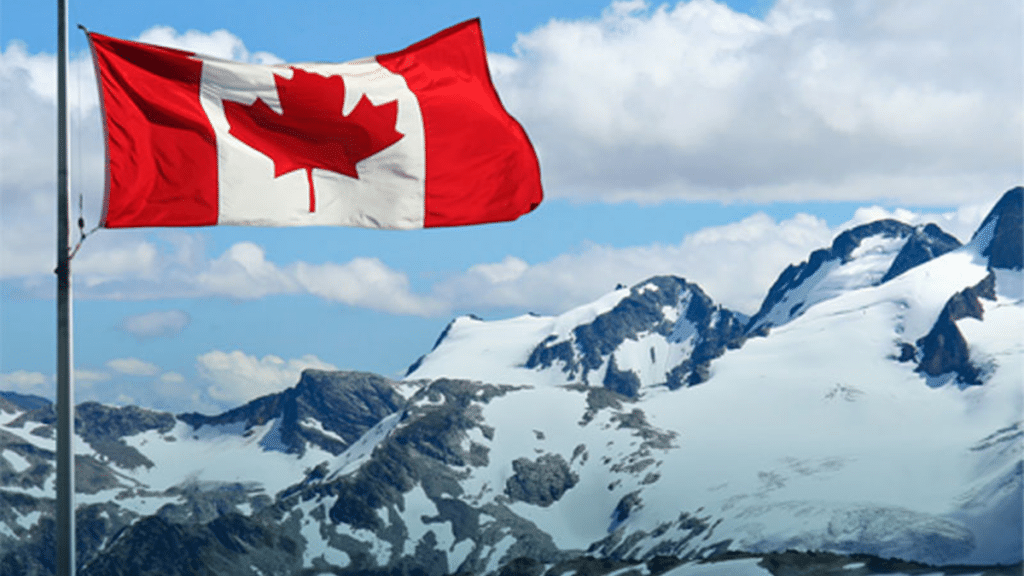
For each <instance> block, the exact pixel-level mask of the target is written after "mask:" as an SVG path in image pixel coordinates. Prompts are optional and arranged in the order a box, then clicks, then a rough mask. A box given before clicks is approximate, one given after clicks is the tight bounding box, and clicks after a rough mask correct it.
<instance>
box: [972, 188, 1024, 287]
mask: <svg viewBox="0 0 1024 576" xmlns="http://www.w3.org/2000/svg"><path fill="white" fill-rule="evenodd" d="M1022 205H1024V187H1020V186H1017V187H1016V188H1013V189H1011V190H1008V191H1007V192H1006V193H1005V194H1003V197H1002V198H1000V199H999V201H998V202H996V205H995V206H993V207H992V210H991V211H990V212H989V213H988V216H985V219H984V220H983V221H982V222H981V225H980V226H978V230H977V231H975V233H974V236H973V237H971V242H972V243H974V242H977V243H978V245H979V248H980V252H981V254H982V256H988V259H989V260H988V263H989V266H990V267H991V268H1009V269H1012V270H1021V269H1024V224H1022V212H1024V208H1022ZM982 246H983V247H982Z"/></svg>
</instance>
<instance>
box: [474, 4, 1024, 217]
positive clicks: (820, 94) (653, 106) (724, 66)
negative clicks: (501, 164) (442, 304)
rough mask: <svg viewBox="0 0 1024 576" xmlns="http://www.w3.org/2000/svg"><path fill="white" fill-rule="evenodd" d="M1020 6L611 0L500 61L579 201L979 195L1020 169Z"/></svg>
mask: <svg viewBox="0 0 1024 576" xmlns="http://www.w3.org/2000/svg"><path fill="white" fill-rule="evenodd" d="M1020 20H1021V4H1020V3H1019V2H1016V1H1014V0H996V1H994V2H989V3H986V5H985V7H984V8H983V9H977V10H976V9H975V8H974V7H973V6H972V7H970V8H967V7H965V6H964V5H962V4H961V3H957V2H953V1H952V0H944V1H940V2H929V3H928V5H927V8H926V9H924V10H922V9H921V6H919V5H917V4H915V3H912V2H871V3H851V2H846V1H845V0H780V1H779V2H777V3H776V4H775V6H774V7H773V8H772V9H771V10H770V11H769V13H768V14H767V15H766V17H765V18H764V19H763V20H759V19H755V18H752V17H749V16H746V15H743V14H739V13H736V12H733V11H731V10H730V9H729V8H728V7H726V6H725V5H723V4H718V3H715V2H713V1H712V0H692V1H690V2H679V3H674V4H661V5H659V6H657V7H651V6H650V5H649V4H647V3H645V2H641V1H636V0H633V1H628V2H614V3H613V4H612V5H611V6H610V7H609V8H608V9H607V10H605V11H604V13H603V14H602V16H601V17H600V18H597V19H585V20H576V21H563V20H553V21H551V22H549V23H548V24H546V25H544V26H541V27H540V28H537V29H536V30H533V31H531V32H528V33H526V34H523V35H521V36H520V37H519V39H518V41H517V43H516V45H515V47H514V54H513V55H511V56H507V55H500V54H492V55H491V56H490V62H491V64H492V70H493V74H494V77H495V83H496V85H497V86H498V89H499V92H500V93H501V95H502V99H503V100H504V101H505V103H506V104H507V106H508V107H509V109H510V110H511V111H512V112H513V113H514V114H515V115H516V116H517V117H518V118H519V119H520V121H522V122H523V124H524V126H525V127H526V129H527V131H528V132H529V133H530V136H531V139H532V140H533V141H534V142H535V143H536V145H537V146H538V149H539V152H540V156H541V162H542V165H543V166H544V176H545V181H546V184H547V185H548V186H547V189H548V191H549V193H550V194H552V195H561V196H569V197H572V198H575V199H580V200H595V199H596V200H622V199H631V200H634V201H639V202H658V201H662V200H665V199H671V198H676V199H701V200H708V199H736V200H743V199H747V200H757V201H792V200H873V201H877V200H888V201H896V202H901V203H918V204H932V205H934V204H956V203H961V202H969V201H970V200H971V199H972V198H973V197H976V195H977V194H978V193H979V192H982V193H986V194H990V193H991V190H1000V189H1003V190H1005V189H1007V188H1009V187H1011V186H1013V185H1015V184H1017V183H1019V179H1020V178H1021V172H1020V150H1021V142H1022V136H1021V131H1020V125H1021V122H1022V119H1024V115H1022V103H1021V100H1020V94H1021V90H1022V77H1021V75H1020V74H1019V73H1008V72H1006V71H1008V70H1010V71H1017V72H1019V71H1020V70H1021V66H1022V55H1021V52H1020V49H1019V47H1020V40H1021V36H1020Z"/></svg>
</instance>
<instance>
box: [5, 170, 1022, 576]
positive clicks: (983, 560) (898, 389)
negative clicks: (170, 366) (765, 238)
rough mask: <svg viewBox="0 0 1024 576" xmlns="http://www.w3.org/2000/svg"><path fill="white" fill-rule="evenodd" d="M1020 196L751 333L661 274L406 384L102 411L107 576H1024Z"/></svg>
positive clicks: (783, 300) (48, 563)
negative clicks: (210, 412) (202, 405)
mask: <svg viewBox="0 0 1024 576" xmlns="http://www.w3.org/2000/svg"><path fill="white" fill-rule="evenodd" d="M1022 192H1024V189H1021V188H1016V189H1014V190H1012V191H1010V192H1008V193H1007V194H1006V195H1005V196H1004V197H1003V198H1002V199H1001V200H1000V202H999V203H997V205H996V206H995V208H993V210H992V212H991V214H990V215H989V216H988V217H987V218H986V220H985V222H983V224H982V225H981V226H980V227H979V230H978V231H977V232H976V233H975V235H974V237H973V238H972V239H971V241H970V242H968V243H967V244H966V245H963V246H959V245H958V243H957V242H956V241H955V240H954V239H952V237H949V236H948V235H946V234H944V233H942V232H941V230H938V228H937V227H935V226H933V225H929V226H925V227H918V228H914V227H910V226H906V225H903V224H900V223H897V222H893V221H881V222H876V223H871V224H867V225H865V226H860V227H858V228H854V229H852V230H849V231H846V232H844V233H843V234H841V235H840V236H839V237H837V238H836V240H835V242H833V244H832V246H831V247H829V248H824V249H822V250H819V251H816V252H814V253H813V254H811V255H810V257H809V259H808V260H807V261H806V262H804V263H802V264H799V265H795V266H791V267H790V268H788V269H787V270H786V271H784V272H783V273H782V274H781V275H780V278H779V280H778V281H777V282H776V283H775V285H774V286H773V287H772V289H771V290H770V291H769V294H768V295H767V296H766V298H765V301H764V304H763V305H762V307H761V309H760V311H759V312H758V313H757V314H756V315H755V316H753V317H751V318H746V317H745V316H743V315H742V314H738V313H736V312H733V311H730V310H727V309H724V308H723V307H721V306H719V305H716V304H715V303H714V301H713V300H712V299H711V297H710V296H709V295H707V294H705V293H704V292H703V290H702V289H701V288H700V287H698V286H697V285H695V284H693V283H691V282H687V281H685V280H682V279H680V278H675V277H658V278H652V279H650V280H648V281H645V282H642V283H640V284H638V285H636V286H634V287H632V288H628V289H626V288H623V289H620V290H616V291H614V292H612V293H610V294H608V295H607V296H605V297H604V298H601V299H599V300H598V301H596V302H594V303H592V304H589V305H586V306H582V307H579V308H576V309H574V310H571V311H569V312H567V313H565V314H562V315H559V316H552V317H541V316H523V317H519V318H513V319H509V320H501V321H493V322H485V321H481V320H478V319H474V318H472V317H463V318H458V319H456V320H455V321H453V322H452V324H451V325H449V327H448V328H447V329H446V330H445V332H444V333H443V334H442V336H441V337H440V338H439V340H438V343H437V345H436V346H435V347H434V349H433V350H432V351H430V352H429V353H427V354H426V355H424V356H423V357H422V358H421V359H420V360H418V361H417V362H416V363H415V364H414V365H413V366H412V367H411V368H410V371H409V374H408V376H407V377H406V378H405V379H404V380H402V381H400V382H393V381H388V380H386V379H383V378H380V377H378V376H375V375H370V374H360V373H348V372H320V371H312V370H310V371H307V372H306V373H304V374H303V377H302V379H301V380H300V382H299V383H298V384H297V385H296V386H295V387H294V388H291V389H289V390H286V391H283V392H281V393H278V394H275V395H271V396H267V397H264V398H261V399H258V400H255V401H253V402H250V403H249V404H247V405H245V406H242V407H239V408H237V409H235V410H232V411H229V412H226V413H224V414H221V415H218V416H203V415H198V414H186V415H177V416H175V415H171V414H165V413H158V412H152V411H147V410H144V409H141V408H136V407H123V408H113V407H108V406H100V405H97V404H84V405H82V406H80V407H79V411H78V423H77V433H78V439H77V441H78V444H77V447H78V460H77V465H78V489H79V494H78V501H79V504H80V506H79V510H78V519H79V541H80V544H79V548H78V554H79V561H80V564H81V566H82V568H81V570H80V573H82V574H84V575H86V576H92V575H100V574H102V575H108V574H143V573H159V574H166V575H174V574H227V575H235V574H239V575H240V574H253V575H256V574H260V575H269V574H341V573H346V572H352V573H360V574H429V575H441V574H453V573H464V574H487V573H495V574H534V575H537V574H541V573H545V572H546V573H549V574H595V575H601V574H613V573H614V574H627V573H628V574H637V575H654V574H670V575H672V576H696V575H698V574H705V575H706V574H741V575H743V574H757V575H765V574H774V575H775V576H782V575H787V576H788V575H790V574H837V575H838V574H843V575H845V576H858V575H863V574H877V573H891V574H981V573H985V574H1019V573H1020V569H1021V560H1022V545H1021V541H1022V537H1024V534H1022V522H1024V520H1022V516H1024V513H1022V510H1024V502H1022V496H1021V495H1022V490H1024V480H1022V478H1024V416H1022V414H1024V338H1022V330H1021V327H1022V326H1024V263H1022V257H1021V253H1022V244H1024V232H1022V224H1021V205H1022V202H1024V199H1022ZM30 400H31V399H24V398H22V399H18V401H17V402H15V401H13V400H11V399H3V398H0V574H3V575H7V574H32V575H34V574H50V573H52V551H51V550H49V548H47V546H49V544H48V542H52V533H53V522H52V519H51V516H50V515H49V512H48V508H49V507H50V506H51V505H52V500H51V499H52V496H53V466H52V457H53V448H54V447H53V430H52V409H51V408H50V407H49V406H38V405H33V404H31V402H30ZM698 561H706V562H708V563H704V564H700V563H697V562H698ZM965 566H975V567H977V568H973V569H967V568H964V567H965ZM1000 566H1001V567H1000Z"/></svg>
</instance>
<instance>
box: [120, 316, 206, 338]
mask: <svg viewBox="0 0 1024 576" xmlns="http://www.w3.org/2000/svg"><path fill="white" fill-rule="evenodd" d="M191 322H192V317H191V316H189V315H188V312H184V311H182V310H161V311H157V312H148V313H146V314H136V315H134V316H127V317H125V318H124V319H123V320H121V322H120V323H118V327H119V328H121V329H122V330H124V331H125V332H127V333H129V334H131V335H132V336H135V337H136V338H139V339H145V338H156V337H158V336H165V337H170V336H177V335H178V334H180V333H181V331H182V330H184V329H185V327H186V326H188V325H189V324H190V323H191Z"/></svg>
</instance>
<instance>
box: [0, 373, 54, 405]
mask: <svg viewBox="0 0 1024 576" xmlns="http://www.w3.org/2000/svg"><path fill="white" fill-rule="evenodd" d="M0 388H2V389H4V390H8V391H11V392H17V393H19V394H35V395H37V396H43V397H45V398H51V397H53V392H54V389H53V383H52V382H51V380H50V378H49V377H47V376H46V375H45V374H43V373H41V372H28V371H25V370H15V371H14V372H9V373H7V374H0Z"/></svg>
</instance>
